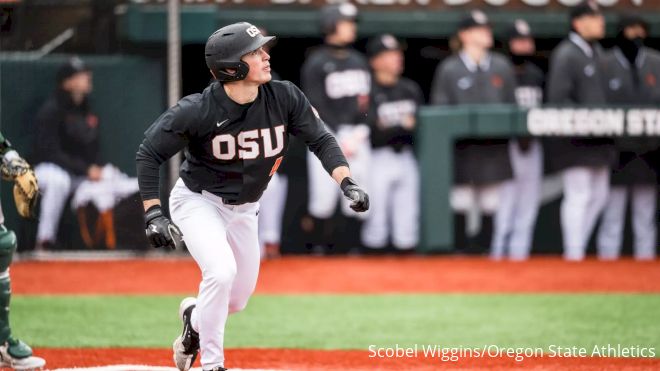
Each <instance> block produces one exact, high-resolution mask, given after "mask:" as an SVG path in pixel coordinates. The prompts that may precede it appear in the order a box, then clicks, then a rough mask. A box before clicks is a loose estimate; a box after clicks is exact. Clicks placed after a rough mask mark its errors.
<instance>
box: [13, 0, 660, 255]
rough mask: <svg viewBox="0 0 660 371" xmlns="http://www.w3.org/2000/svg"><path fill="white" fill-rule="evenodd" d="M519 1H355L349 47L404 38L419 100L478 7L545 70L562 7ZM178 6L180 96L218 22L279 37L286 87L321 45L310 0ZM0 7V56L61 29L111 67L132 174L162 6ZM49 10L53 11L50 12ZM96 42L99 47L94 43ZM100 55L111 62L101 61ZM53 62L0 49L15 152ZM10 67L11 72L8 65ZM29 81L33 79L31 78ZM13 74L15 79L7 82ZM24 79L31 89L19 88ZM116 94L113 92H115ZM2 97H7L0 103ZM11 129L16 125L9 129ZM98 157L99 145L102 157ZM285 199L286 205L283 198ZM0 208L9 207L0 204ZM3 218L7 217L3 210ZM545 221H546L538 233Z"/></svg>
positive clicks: (161, 60) (160, 96)
mask: <svg viewBox="0 0 660 371" xmlns="http://www.w3.org/2000/svg"><path fill="white" fill-rule="evenodd" d="M522 2H523V0H511V1H510V2H509V3H511V4H510V5H511V6H494V5H488V4H487V2H486V1H485V0H476V1H472V2H471V4H470V5H468V6H463V7H457V6H448V5H446V2H445V1H444V0H443V1H438V2H434V3H433V4H431V5H430V6H429V7H428V9H427V8H425V6H423V5H420V4H421V2H417V3H415V4H412V5H411V7H409V8H406V7H403V8H396V7H395V8H394V9H390V8H388V6H386V5H374V4H367V2H363V3H364V4H366V5H364V4H363V3H362V2H361V3H360V4H359V6H360V9H361V17H360V27H359V40H358V42H357V43H356V48H357V49H359V50H363V49H364V44H365V41H366V38H368V37H369V36H373V35H376V34H379V33H382V32H390V33H393V34H395V35H397V36H399V37H402V38H405V39H406V42H407V46H408V47H407V50H406V62H407V66H408V68H407V70H406V72H405V75H406V76H407V77H410V78H412V79H413V80H415V81H417V82H418V83H419V84H420V85H421V86H422V88H423V90H424V92H425V94H426V96H427V97H428V91H429V87H430V84H431V79H432V74H433V72H434V70H435V68H436V66H437V64H438V63H439V62H440V61H441V60H442V59H443V58H444V57H446V56H447V55H448V54H449V53H450V51H449V43H448V41H447V39H448V37H449V36H450V35H451V34H452V33H453V31H454V29H455V26H456V22H457V21H458V19H460V16H461V15H462V14H463V13H464V12H465V11H466V9H471V8H477V7H479V8H482V9H483V10H485V11H486V12H487V14H488V15H489V16H490V18H491V21H492V23H493V25H494V31H495V37H496V39H499V37H500V36H501V35H502V33H503V30H504V29H505V28H506V27H507V25H508V22H510V21H511V20H512V19H514V18H516V17H522V18H524V19H526V20H527V21H528V22H529V23H530V25H531V27H532V29H533V30H534V35H535V36H536V37H537V42H538V49H539V57H540V58H539V65H541V67H545V63H546V62H545V61H544V58H543V57H547V56H548V55H549V53H550V51H551V50H552V48H553V47H554V46H555V45H556V44H557V43H558V42H559V40H561V39H562V38H563V37H565V35H566V32H567V30H568V17H567V15H566V11H565V8H564V7H561V6H559V5H557V4H556V2H555V1H551V3H552V5H549V6H548V7H546V8H543V10H540V9H539V8H530V7H529V6H523V5H522ZM627 2H628V0H620V1H619V2H618V3H617V5H616V6H615V7H611V8H606V9H605V11H606V15H607V20H608V36H609V37H610V38H611V37H612V36H613V35H614V25H615V22H614V20H615V16H614V11H616V10H621V9H627V8H628V7H630V6H631V5H630V4H627ZM182 3H183V4H184V5H183V6H182V10H181V29H182V34H181V36H182V44H183V45H182V58H183V60H182V62H183V65H182V73H183V77H182V80H183V92H182V93H183V94H184V95H185V94H190V93H194V92H198V91H200V90H201V89H203V88H204V87H205V86H206V85H207V84H208V81H209V77H210V75H209V73H208V71H207V69H206V66H205V63H204V60H203V58H202V55H203V45H204V42H205V41H206V38H207V37H208V35H209V34H210V33H212V32H213V31H214V30H215V29H217V28H218V27H220V26H222V25H225V24H228V23H232V22H236V21H240V20H246V21H249V22H252V23H254V24H257V25H260V26H263V27H265V28H266V29H267V30H268V31H269V32H270V33H271V34H275V35H278V36H279V37H280V40H279V41H278V43H277V45H276V46H275V47H274V48H273V50H272V53H271V54H272V58H273V63H272V66H273V70H275V71H276V72H278V73H279V74H280V76H282V78H284V79H288V80H291V81H293V82H296V83H297V82H298V80H299V68H300V66H301V64H302V62H303V61H304V58H305V53H304V50H306V49H307V48H309V47H312V46H314V45H318V44H320V43H321V35H320V32H319V28H318V26H317V24H318V18H317V17H318V15H317V12H316V10H315V9H316V7H317V6H319V5H320V4H321V3H320V2H317V1H316V0H313V1H311V2H306V3H302V2H301V3H300V4H298V3H293V2H285V1H270V2H268V1H261V0H248V1H245V2H244V3H242V4H236V3H234V2H232V1H227V2H223V3H222V4H219V5H217V4H214V1H210V0H209V1H197V2H196V3H195V4H194V5H192V4H191V5H188V4H189V3H190V2H186V1H183V2H182ZM642 4H643V7H641V8H640V10H652V11H647V12H646V14H645V16H647V19H648V20H649V21H650V23H651V24H652V27H651V31H652V36H654V38H651V39H650V46H652V47H656V48H659V47H660V39H658V36H660V12H658V11H657V10H658V8H659V7H660V4H655V2H654V3H653V4H651V2H650V1H649V2H643V3H642ZM395 5H396V4H395ZM9 8H13V12H12V14H13V26H12V27H13V30H12V29H9V30H7V29H3V30H2V32H3V33H2V36H3V39H2V43H0V46H2V47H4V49H3V50H7V48H8V47H10V48H12V49H17V50H23V49H21V48H34V45H32V47H29V46H26V45H28V44H29V43H27V42H26V41H27V40H31V42H32V43H35V44H37V45H38V42H37V41H35V40H40V39H39V38H38V37H37V36H36V35H37V34H41V35H56V34H57V33H58V32H60V31H61V30H62V29H63V27H65V26H67V25H70V26H72V27H74V28H75V30H76V33H75V36H74V38H73V39H71V41H70V42H67V43H65V44H63V45H62V46H61V47H59V48H58V49H57V51H59V52H65V53H77V54H80V53H82V54H83V58H84V59H85V60H86V61H90V62H91V63H90V64H91V65H92V68H95V64H97V63H98V66H99V67H101V68H102V69H103V68H110V67H109V66H110V65H111V64H112V63H116V64H115V65H114V67H112V68H116V69H108V70H106V71H107V72H106V73H104V74H101V75H99V74H97V75H96V76H95V78H96V84H95V85H96V88H97V89H98V88H101V87H103V86H105V87H107V90H105V88H103V89H104V92H103V93H101V92H99V91H98V90H97V93H98V94H99V96H100V97H103V99H98V100H97V99H95V101H96V104H95V106H96V108H97V110H99V111H101V110H103V111H105V112H106V113H104V114H103V115H105V116H106V117H107V119H108V120H110V122H112V124H111V127H114V128H116V130H113V131H112V132H109V133H108V135H107V137H106V138H107V139H108V142H107V143H106V146H107V147H106V148H109V149H114V150H115V152H112V150H108V151H109V152H108V154H109V155H110V156H112V157H111V158H113V159H114V158H115V157H116V159H117V160H118V162H119V163H121V164H123V165H122V166H121V167H122V170H124V171H126V172H128V173H129V174H134V166H133V165H132V161H133V156H134V151H133V148H137V143H139V140H140V139H141V135H142V131H143V130H144V128H146V126H148V125H149V124H150V123H151V122H152V121H153V119H155V118H156V117H157V115H158V114H159V113H160V112H162V111H163V110H164V109H165V107H166V103H165V102H166V89H165V81H166V75H165V58H166V48H165V42H166V34H167V32H166V24H167V22H166V21H167V20H166V8H165V6H164V5H163V1H156V0H151V1H150V0H147V1H139V2H138V1H133V2H126V1H116V0H107V1H76V0H71V1H67V2H62V3H59V4H55V2H52V1H39V0H36V1H32V2H22V3H21V2H18V5H12V4H10V5H7V6H3V10H4V9H9ZM74 9H75V11H74ZM55 11H57V12H60V13H54V12H55ZM54 14H66V16H62V17H59V18H58V17H53V16H52V15H54ZM49 15H50V16H49ZM31 17H34V18H31ZM33 19H37V20H39V21H40V23H34V24H39V25H40V26H39V27H35V28H34V29H33V30H31V29H30V28H29V27H23V28H21V24H25V23H26V20H33ZM54 19H57V20H58V21H60V23H61V24H58V25H57V27H55V25H49V23H48V22H49V21H53V20H54ZM22 20H23V21H22ZM28 23H29V22H28ZM33 34H34V35H33ZM7 35H9V36H10V38H9V41H11V42H7V37H5V36H7ZM41 39H43V36H42V37H41ZM99 40H101V41H103V42H99ZM42 41H43V40H42ZM610 43H611V39H610V40H604V42H603V44H604V45H605V46H608V45H609V44H610ZM496 48H497V49H500V50H501V43H498V44H496ZM98 53H103V54H98ZM108 53H110V54H111V55H112V56H108ZM58 58H62V57H59V56H49V57H46V58H44V59H42V60H40V61H30V60H27V59H23V60H22V61H18V60H17V59H16V58H14V57H12V56H10V55H9V53H3V54H2V56H1V57H0V60H1V61H0V63H1V64H2V67H3V68H2V82H3V86H2V89H3V90H2V92H3V110H2V118H3V120H2V123H3V128H2V129H3V131H4V133H5V134H6V136H7V137H9V138H10V139H11V140H12V141H13V142H14V143H15V144H16V145H17V146H18V147H22V143H28V137H29V136H30V132H29V126H21V125H23V123H25V122H29V114H30V112H29V109H28V108H25V107H32V106H33V105H32V104H33V103H34V102H35V101H38V100H39V99H42V98H44V97H45V95H46V94H48V92H49V90H48V89H46V90H43V89H42V88H41V87H42V85H43V84H44V82H45V81H48V79H49V78H51V77H49V74H52V73H53V70H52V68H53V67H48V66H49V65H50V63H56V61H57V60H58ZM19 59H20V58H19ZM59 60H62V59H59ZM136 61H140V62H139V63H138V62H136ZM136 63H137V64H136ZM12 65H13V67H10V66H12ZM137 65H140V66H137ZM50 66H52V65H50ZM104 66H105V67H104ZM136 66H137V67H136ZM49 71H50V72H49ZM32 74H34V75H32ZM31 76H33V77H34V78H35V79H34V80H32V77H31ZM19 77H20V78H22V79H24V80H11V79H18V78H19ZM7 79H10V80H7ZM7 81H18V82H17V83H14V82H7ZM24 81H32V82H33V83H27V84H26V83H24ZM106 82H107V84H106ZM28 85H29V86H28ZM127 86H130V89H127V88H126V87H127ZM17 92H18V93H17ZM117 92H121V94H118V93H117ZM7 97H10V98H11V99H13V100H12V101H11V102H5V99H6V98H7ZM99 102H103V104H102V105H99V104H98V103H99ZM26 104H27V106H26ZM7 107H9V108H7ZM431 111H432V110H431ZM120 112H121V113H126V112H133V113H130V114H129V116H130V119H124V116H122V115H120V114H119V113H120ZM103 115H102V117H101V118H102V119H103ZM127 117H128V116H127ZM19 123H21V124H20V125H19ZM8 125H9V126H8ZM15 125H16V126H15ZM122 133H126V135H130V138H129V141H122V138H124V137H123V136H122V135H121V134H122ZM513 133H517V132H515V131H512V132H511V134H513ZM133 142H135V143H133ZM113 143H115V144H116V143H122V150H120V151H116V148H113ZM115 147H116V145H115ZM105 151H106V150H105V149H104V154H105ZM113 161H114V160H113ZM284 167H285V168H288V169H285V171H287V172H288V173H289V176H290V177H291V178H290V179H291V180H292V181H291V184H292V185H293V186H292V187H291V188H290V190H289V192H290V194H294V195H296V197H295V198H292V197H290V198H289V200H290V204H289V207H287V211H286V215H285V225H287V226H289V227H288V228H287V229H286V230H285V236H284V241H283V242H284V244H285V245H287V246H295V247H296V249H304V243H303V242H304V241H305V235H304V233H303V232H302V228H301V226H300V224H301V223H300V220H301V216H302V215H301V212H300V210H301V208H302V209H304V207H301V206H302V205H305V204H306V192H307V189H306V185H305V184H304V180H305V173H304V172H305V171H306V166H305V164H304V149H303V148H300V147H298V148H296V149H295V150H294V152H293V153H290V154H289V156H288V158H287V160H286V161H285V165H284ZM3 194H4V195H3V197H4V198H3V201H4V202H3V204H4V205H9V202H11V201H10V200H9V199H7V192H3ZM292 199H295V200H294V201H291V200H292ZM5 209H10V208H9V207H7V206H6V207H5ZM11 212H12V213H14V212H13V210H12V211H11ZM430 212H431V213H433V212H434V211H433V210H431V211H430ZM556 213H558V205H556V204H551V205H549V206H547V207H545V208H544V210H542V211H541V215H540V216H539V225H540V226H539V230H540V232H538V233H540V236H541V237H543V236H557V235H558V233H557V231H558V227H557V228H555V227H554V226H553V224H552V223H557V222H558V217H556ZM10 217H11V216H10ZM555 219H556V220H555ZM545 221H547V222H545ZM545 223H550V224H548V227H545ZM140 232H141V230H140ZM447 233H451V230H448V231H447ZM19 237H20V236H19ZM422 241H424V238H422ZM432 241H435V240H432ZM559 241H560V240H559V239H556V240H555V239H550V240H548V239H547V238H541V239H540V240H538V241H535V242H536V243H535V246H536V247H540V248H541V250H542V251H548V252H557V251H559V247H560V246H559V244H558V242H559ZM74 245H75V244H74ZM425 247H430V249H426V250H425V251H427V252H430V251H443V250H442V249H437V247H444V248H448V247H453V246H450V245H447V244H446V243H442V244H436V243H435V242H429V244H428V246H425ZM298 251H304V250H298ZM444 251H449V250H444Z"/></svg>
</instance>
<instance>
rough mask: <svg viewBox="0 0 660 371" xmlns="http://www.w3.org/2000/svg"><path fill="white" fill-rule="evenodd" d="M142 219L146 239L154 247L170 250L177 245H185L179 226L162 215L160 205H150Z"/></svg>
mask: <svg viewBox="0 0 660 371" xmlns="http://www.w3.org/2000/svg"><path fill="white" fill-rule="evenodd" d="M144 221H145V225H146V227H145V228H146V230H145V232H146V233H147V240H149V243H150V244H151V246H153V247H155V248H159V247H168V248H170V249H172V250H174V249H175V248H177V247H178V248H185V247H186V244H185V242H183V233H181V230H180V229H179V227H177V226H176V225H175V224H174V223H172V222H171V221H170V220H169V219H167V217H165V215H163V212H162V210H161V208H160V206H158V205H156V206H152V207H150V208H149V210H147V212H146V213H145V214H144Z"/></svg>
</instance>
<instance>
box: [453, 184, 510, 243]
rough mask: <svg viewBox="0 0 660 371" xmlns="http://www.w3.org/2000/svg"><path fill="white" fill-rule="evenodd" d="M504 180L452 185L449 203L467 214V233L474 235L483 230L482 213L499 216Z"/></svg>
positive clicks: (454, 208) (470, 235)
mask: <svg viewBox="0 0 660 371" xmlns="http://www.w3.org/2000/svg"><path fill="white" fill-rule="evenodd" d="M503 184H504V183H503V182H498V183H491V184H485V185H468V184H457V185H455V186H453V187H452V189H451V193H450V195H449V203H450V205H451V207H452V209H453V210H455V211H457V212H459V213H463V214H465V235H466V236H468V237H474V236H476V235H477V234H479V231H480V230H481V222H482V215H484V214H485V215H493V214H495V215H496V216H497V207H498V205H499V204H500V197H501V194H502V187H503Z"/></svg>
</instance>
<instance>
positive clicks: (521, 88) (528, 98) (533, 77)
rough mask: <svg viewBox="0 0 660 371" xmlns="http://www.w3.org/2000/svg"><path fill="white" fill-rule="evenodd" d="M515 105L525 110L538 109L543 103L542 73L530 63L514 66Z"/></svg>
mask: <svg viewBox="0 0 660 371" xmlns="http://www.w3.org/2000/svg"><path fill="white" fill-rule="evenodd" d="M515 75H516V82H517V85H516V90H515V92H516V103H518V105H519V106H521V107H525V108H532V107H538V106H540V105H541V104H542V103H543V83H544V80H545V77H544V75H543V71H541V69H540V68H539V67H538V66H537V65H535V64H534V63H532V62H530V61H526V62H524V63H522V64H520V65H517V66H515Z"/></svg>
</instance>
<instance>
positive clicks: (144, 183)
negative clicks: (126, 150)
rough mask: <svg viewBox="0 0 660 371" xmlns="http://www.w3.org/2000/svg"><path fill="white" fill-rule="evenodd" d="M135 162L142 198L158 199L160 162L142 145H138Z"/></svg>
mask: <svg viewBox="0 0 660 371" xmlns="http://www.w3.org/2000/svg"><path fill="white" fill-rule="evenodd" d="M135 162H136V165H137V178H138V185H139V186H140V196H142V200H144V201H146V200H154V199H158V198H159V188H160V164H159V163H158V161H156V159H154V158H153V155H152V154H150V153H149V150H148V149H147V148H146V147H145V146H143V145H140V149H139V150H138V152H137V155H136V156H135Z"/></svg>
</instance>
